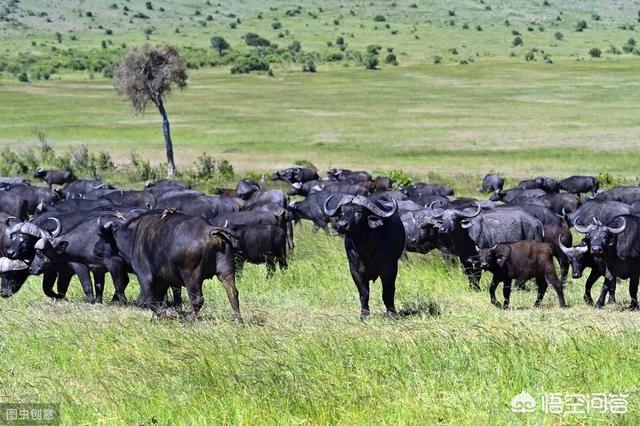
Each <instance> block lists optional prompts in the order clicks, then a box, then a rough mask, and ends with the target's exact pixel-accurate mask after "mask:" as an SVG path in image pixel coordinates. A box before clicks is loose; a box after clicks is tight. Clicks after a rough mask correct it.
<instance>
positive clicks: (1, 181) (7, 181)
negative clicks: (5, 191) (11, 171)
mask: <svg viewBox="0 0 640 426" xmlns="http://www.w3.org/2000/svg"><path fill="white" fill-rule="evenodd" d="M0 185H31V181H30V180H29V179H24V178H18V177H7V176H0Z"/></svg>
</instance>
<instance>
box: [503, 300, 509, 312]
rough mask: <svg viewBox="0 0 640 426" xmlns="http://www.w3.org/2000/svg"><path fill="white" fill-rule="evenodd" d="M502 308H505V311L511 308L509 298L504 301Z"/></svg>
mask: <svg viewBox="0 0 640 426" xmlns="http://www.w3.org/2000/svg"><path fill="white" fill-rule="evenodd" d="M502 309H504V310H505V311H506V310H507V309H509V301H508V300H505V301H504V303H503V304H502Z"/></svg>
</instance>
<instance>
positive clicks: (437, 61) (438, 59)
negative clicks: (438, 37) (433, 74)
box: [433, 55, 442, 64]
mask: <svg viewBox="0 0 640 426" xmlns="http://www.w3.org/2000/svg"><path fill="white" fill-rule="evenodd" d="M433 63H434V64H441V63H442V56H438V55H435V56H434V57H433Z"/></svg>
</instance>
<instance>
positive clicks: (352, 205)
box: [323, 196, 405, 319]
mask: <svg viewBox="0 0 640 426" xmlns="http://www.w3.org/2000/svg"><path fill="white" fill-rule="evenodd" d="M330 201H331V199H330V198H329V199H327V200H326V201H325V204H324V206H323V210H324V213H325V214H326V215H327V216H328V217H335V218H336V220H335V229H336V230H337V231H338V232H339V233H340V234H342V235H344V247H345V251H346V254H347V259H348V260H349V269H350V271H351V277H352V278H353V282H354V283H355V284H356V287H357V288H358V292H359V294H360V306H361V310H360V318H361V319H365V318H367V317H368V316H369V282H370V281H375V280H376V279H378V278H380V280H381V281H382V300H383V301H384V305H385V307H386V310H387V316H389V317H392V318H395V317H397V313H396V307H395V291H396V275H397V273H398V259H399V258H400V256H401V255H402V252H403V250H404V246H405V234H404V227H403V226H402V221H401V220H400V217H399V216H398V213H397V211H398V206H397V204H396V201H395V200H393V201H392V204H393V205H392V206H391V207H388V206H386V205H382V204H381V203H380V202H376V201H372V200H369V199H368V198H367V197H361V196H356V197H350V198H347V199H343V200H342V201H341V202H340V204H339V205H338V206H336V207H334V208H330V207H329V205H330Z"/></svg>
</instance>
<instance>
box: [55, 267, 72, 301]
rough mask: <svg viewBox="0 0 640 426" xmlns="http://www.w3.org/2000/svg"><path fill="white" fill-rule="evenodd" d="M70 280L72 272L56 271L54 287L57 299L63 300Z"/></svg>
mask: <svg viewBox="0 0 640 426" xmlns="http://www.w3.org/2000/svg"><path fill="white" fill-rule="evenodd" d="M71 278H73V272H71V271H69V270H61V271H58V282H57V284H56V287H57V288H58V297H60V299H64V298H65V297H66V295H67V290H68V289H69V284H71Z"/></svg>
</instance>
